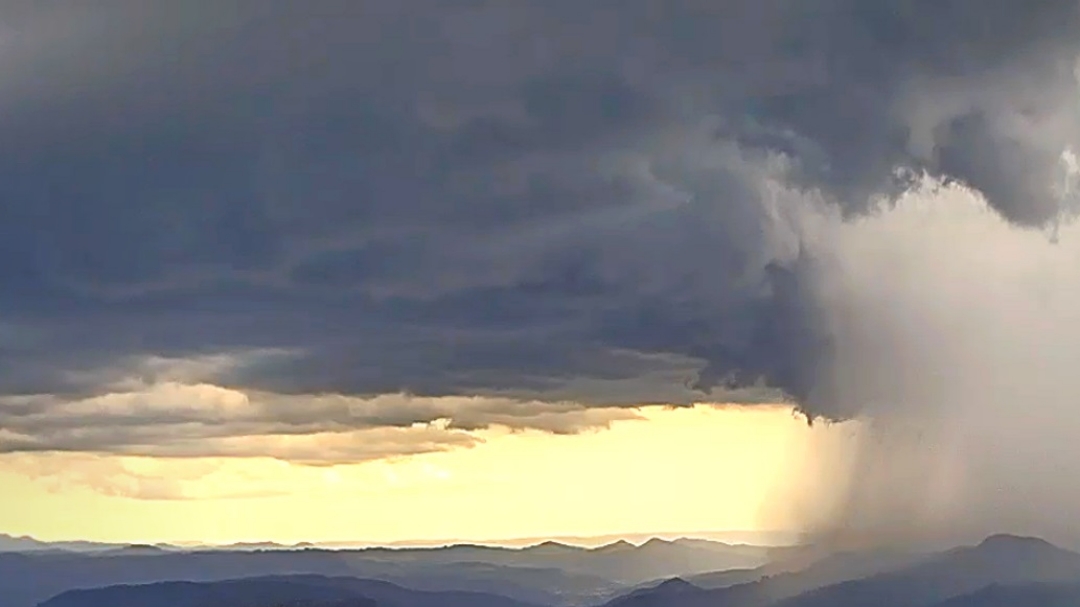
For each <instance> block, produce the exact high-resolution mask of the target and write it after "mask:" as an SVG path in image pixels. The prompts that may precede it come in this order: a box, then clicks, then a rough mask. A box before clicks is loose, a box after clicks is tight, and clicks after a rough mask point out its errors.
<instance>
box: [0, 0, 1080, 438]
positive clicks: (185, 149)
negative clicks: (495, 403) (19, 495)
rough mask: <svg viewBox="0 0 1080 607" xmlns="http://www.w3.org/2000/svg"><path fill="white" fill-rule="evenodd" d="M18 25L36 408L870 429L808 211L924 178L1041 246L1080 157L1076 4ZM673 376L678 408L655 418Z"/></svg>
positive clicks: (9, 114) (11, 253)
mask: <svg viewBox="0 0 1080 607" xmlns="http://www.w3.org/2000/svg"><path fill="white" fill-rule="evenodd" d="M0 23H4V24H5V25H6V32H7V33H5V34H4V40H3V42H0V44H3V45H4V47H5V50H4V51H3V52H2V53H0V56H2V57H3V58H2V59H0V78H2V79H3V80H4V82H5V87H4V91H3V92H0V199H2V200H3V201H4V203H3V204H2V205H0V287H2V288H0V315H2V318H3V322H4V323H5V325H4V326H10V327H13V328H14V329H15V330H14V331H12V332H0V336H2V338H3V341H2V342H0V389H2V390H3V391H4V392H6V393H7V394H9V395H35V394H37V395H43V394H63V395H65V397H66V398H68V399H79V398H84V397H87V396H92V395H94V394H100V393H104V392H107V391H109V390H110V389H111V388H110V386H111V385H112V384H113V383H115V381H116V374H117V373H118V371H116V370H117V369H121V370H122V369H125V368H126V365H128V364H129V362H130V360H132V359H133V358H134V359H138V358H139V357H143V356H162V357H169V358H191V359H197V358H199V357H205V356H213V355H217V356H238V355H239V354H238V353H244V352H251V351H266V352H276V353H278V354H277V355H274V356H266V357H262V358H255V359H250V360H245V361H243V363H242V364H237V365H234V366H230V367H226V368H215V369H213V370H203V371H200V372H197V373H194V374H193V375H191V376H189V377H187V379H188V380H191V381H208V382H214V383H217V384H220V385H223V386H227V387H231V388H237V389H241V390H244V391H247V392H249V393H252V394H255V393H266V392H273V393H279V394H285V395H303V394H322V393H341V394H347V395H356V396H372V395H378V394H384V393H397V392H409V393H413V394H417V395H420V396H447V395H490V396H497V397H505V398H508V399H510V400H522V399H524V400H538V401H553V400H567V399H572V400H577V401H580V402H583V403H588V404H594V405H603V406H608V405H617V404H621V405H632V404H638V403H640V402H642V400H650V399H652V398H654V397H655V398H658V399H659V398H663V399H665V400H669V401H670V402H683V403H685V402H693V401H696V400H717V399H723V398H724V397H725V395H728V396H732V397H733V398H741V397H746V398H749V400H751V401H755V400H758V397H757V396H754V395H749V396H748V395H746V394H744V393H741V392H738V389H740V388H745V387H747V386H754V385H756V382H759V380H764V382H765V383H767V384H768V385H769V386H771V387H772V388H775V389H778V390H782V391H784V392H786V393H787V394H788V395H790V396H791V397H793V398H795V399H798V400H799V401H800V402H801V403H802V404H803V406H804V407H806V408H807V409H809V410H811V412H812V413H814V414H824V415H827V416H842V415H850V414H851V413H852V411H851V409H849V408H846V405H845V406H844V407H841V406H839V405H834V404H833V403H831V402H830V401H828V399H826V398H816V395H818V394H820V393H821V392H822V390H821V386H820V384H821V381H822V380H821V377H822V373H823V371H822V369H825V368H827V367H828V365H829V361H830V360H831V356H832V354H831V352H832V348H833V344H832V341H833V337H834V336H832V335H830V334H829V332H828V328H827V325H826V323H823V322H822V313H821V310H820V309H819V307H820V305H821V304H820V302H819V301H817V300H816V299H815V296H814V294H815V289H816V287H817V284H818V281H817V275H816V273H817V272H820V271H823V270H820V269H818V262H817V261H816V258H815V252H814V251H809V250H807V249H806V248H805V247H804V246H803V243H802V240H803V238H802V234H801V230H802V227H801V221H802V220H801V219H800V217H799V216H798V212H797V211H792V210H791V209H792V208H795V209H800V208H805V209H813V212H815V213H817V212H825V211H821V208H823V207H824V208H836V209H840V211H841V212H842V213H843V214H844V215H845V216H854V215H858V214H860V213H861V212H863V211H865V210H867V209H868V208H870V205H869V199H870V198H872V197H873V195H875V194H881V193H884V194H890V193H893V192H895V191H896V190H895V188H896V187H897V185H898V184H897V182H896V169H898V168H909V169H912V170H914V171H916V172H920V171H927V172H929V173H930V174H940V175H943V176H946V177H949V178H953V179H957V180H962V181H964V182H967V183H969V184H970V185H971V186H972V187H974V188H976V189H978V190H980V191H981V192H983V193H984V194H985V195H986V196H987V197H988V199H989V201H990V203H991V204H992V205H993V207H994V208H996V209H997V210H999V211H1000V212H1001V213H1002V214H1003V215H1004V216H1005V217H1008V218H1009V219H1010V220H1013V221H1015V222H1017V223H1019V224H1022V225H1024V226H1042V225H1046V224H1048V223H1051V222H1052V221H1053V220H1054V219H1055V218H1056V216H1057V215H1058V213H1059V210H1060V205H1059V202H1058V201H1057V200H1055V199H1053V198H1052V197H1051V195H1050V191H1049V190H1048V189H1047V187H1048V186H1046V185H1045V183H1044V181H1043V178H1044V176H1047V175H1050V174H1051V173H1052V171H1053V169H1054V168H1055V167H1056V163H1057V160H1058V156H1059V155H1060V152H1061V150H1062V149H1063V148H1064V147H1065V146H1067V145H1068V144H1074V143H1077V142H1078V134H1080V129H1078V128H1077V118H1078V114H1080V111H1078V108H1077V107H1076V106H1075V103H1074V101H1075V93H1076V86H1075V85H1076V83H1075V77H1074V69H1075V60H1076V56H1077V54H1078V52H1080V39H1078V37H1077V36H1076V34H1075V32H1076V31H1080V29H1078V27H1077V26H1078V25H1080V19H1078V15H1077V7H1076V3H1075V2H1072V1H1066V0H1039V1H1034V2H1027V3H1023V4H1020V3H999V4H995V5H994V6H993V7H989V6H988V5H986V4H985V3H984V2H981V1H979V2H976V1H975V0H938V1H934V2H930V1H928V0H927V1H922V0H888V1H883V2H875V3H867V2H864V1H862V0H816V1H812V2H799V3H795V2H787V1H782V0H772V1H765V2H762V1H760V0H753V1H751V0H746V1H737V2H722V3H721V2H698V1H694V0H677V1H673V2H667V3H664V4H663V6H660V5H659V4H657V3H655V2H652V1H646V0H629V1H622V2H594V3H581V2H568V1H567V2H564V1H558V0H544V1H539V0H538V1H535V2H533V1H524V0H523V1H521V2H513V3H504V2H482V1H471V2H466V1H461V2H451V1H447V2H432V3H429V2H401V1H397V2H390V1H388V0H387V1H382V0H364V1H360V2H355V1H354V2H344V1H342V2H337V1H331V2H322V3H319V5H318V6H317V7H315V6H314V5H312V6H308V5H301V4H296V3H286V2H276V1H269V2H239V3H230V4H229V5H228V6H227V7H226V6H225V5H221V4H220V3H213V2H188V3H185V4H184V5H183V6H179V5H176V4H175V3H166V2H147V1H143V2H122V1H117V2H106V3H102V4H98V5H94V6H93V7H88V6H86V5H83V4H79V3H74V2H71V3H63V2H61V3H54V4H51V5H49V7H48V8H39V9H34V8H30V9H26V8H23V9H18V10H17V11H16V10H15V9H3V10H0ZM1021 85H1022V86H1021ZM1048 124H1049V125H1052V128H1048V127H1047V125H1048ZM904 185H905V182H901V183H899V186H901V187H902V186H904ZM778 192H779V193H778ZM777 196H780V197H786V199H792V200H794V199H798V200H795V202H792V200H788V201H787V202H786V203H784V204H779V203H777V202H776V201H775V200H774V199H775V198H776V197H777ZM804 199H805V200H804ZM791 213H795V215H796V216H794V217H792V216H790V214H791ZM643 378H663V381H664V382H665V383H664V385H663V386H659V387H654V388H651V389H650V390H651V391H650V392H646V393H643V396H635V395H634V394H633V393H632V392H631V391H628V390H627V389H626V386H630V385H642V384H643V383H644V382H643ZM725 390H735V391H734V392H731V391H725ZM435 413H436V412H431V413H430V415H435ZM400 415H401V416H402V417H404V418H412V417H424V416H425V415H411V414H409V413H408V412H407V411H406V412H402V413H401V414H400ZM430 415H427V416H429V417H430ZM580 415H586V414H585V413H581V414H580ZM497 419H499V418H498V416H494V415H492V416H488V417H485V418H483V419H479V420H476V421H473V422H463V423H467V424H473V425H482V424H484V423H491V422H492V420H497ZM114 422H115V420H113V421H110V422H109V423H114ZM390 423H392V420H391V422H390ZM536 424H537V425H538V426H540V427H550V428H552V429H560V428H559V425H558V424H552V423H550V422H548V421H544V420H539V421H537V422H536ZM4 428H7V426H6V425H5V426H4ZM151 438H153V439H154V440H157V439H158V438H159V437H158V436H153V437H151ZM87 441H88V442H87V445H88V446H92V444H94V443H96V442H98V439H96V438H95V439H93V440H91V439H87ZM147 441H150V438H147ZM104 442H106V443H109V442H110V441H108V440H105V441H104ZM112 442H115V441H112ZM27 448H29V446H28V447H27Z"/></svg>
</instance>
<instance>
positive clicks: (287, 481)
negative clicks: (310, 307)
mask: <svg viewBox="0 0 1080 607" xmlns="http://www.w3.org/2000/svg"><path fill="white" fill-rule="evenodd" d="M642 415H643V417H644V419H643V420H639V421H620V422H615V423H614V424H613V425H612V427H611V429H609V430H603V431H597V432H590V433H585V434H578V435H551V434H545V433H540V432H518V433H511V432H508V431H500V430H490V431H484V432H481V433H480V435H481V436H482V437H483V438H484V440H485V442H484V443H483V444H481V445H480V446H477V447H475V448H472V449H458V450H452V451H448V452H442V453H430V454H425V455H419V456H413V457H409V458H401V459H398V460H383V461H375V462H367V463H362V464H350V465H338V466H333V467H308V466H300V465H294V464H288V463H285V462H282V461H278V460H272V459H212V460H211V459H188V460H155V459H150V458H121V457H117V456H109V457H105V456H90V455H80V454H68V455H51V456H49V455H29V454H26V455H7V456H3V457H0V486H2V487H3V488H4V490H3V495H4V497H3V498H2V499H0V525H2V528H0V532H5V533H11V534H29V535H33V536H36V537H39V538H41V539H47V540H58V539H74V538H80V539H90V540H98V541H120V542H156V541H202V542H211V543H219V542H220V543H226V542H235V541H278V542H298V541H368V542H389V541H401V540H417V539H464V540H470V539H471V540H484V539H508V538H520V537H538V536H575V535H576V536H586V535H606V534H618V533H650V532H695V531H714V530H715V531H721V530H740V531H754V530H778V529H785V528H790V527H791V525H793V524H795V521H794V520H793V519H792V517H791V516H790V513H788V512H784V511H783V510H782V509H776V508H772V507H770V506H769V504H770V503H772V502H773V501H775V500H777V499H781V494H783V493H786V492H789V490H790V489H791V488H793V487H795V488H797V486H798V482H799V480H798V479H802V478H805V477H806V475H807V471H808V470H809V469H810V468H812V467H815V466H820V465H822V464H821V461H824V460H823V459H822V458H825V457H828V453H831V452H839V451H837V447H838V446H839V447H840V451H842V446H843V445H844V444H845V440H846V439H845V435H844V434H843V433H842V432H839V431H837V430H836V429H835V428H828V427H824V428H823V427H815V428H809V427H807V425H806V423H805V421H803V420H801V419H799V418H797V417H795V416H794V415H793V414H792V412H791V410H790V408H787V407H782V406H754V407H706V406H699V407H694V408H680V409H666V408H658V407H652V408H646V409H642ZM815 454H817V455H815ZM818 460H820V461H818ZM132 495H142V496H150V497H153V496H155V495H161V496H170V497H178V496H180V497H183V498H184V499H135V498H132V497H130V496H132Z"/></svg>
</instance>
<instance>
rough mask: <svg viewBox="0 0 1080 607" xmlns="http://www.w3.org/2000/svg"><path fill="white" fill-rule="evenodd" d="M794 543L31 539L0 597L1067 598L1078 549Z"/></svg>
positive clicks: (235, 604) (619, 604)
mask: <svg viewBox="0 0 1080 607" xmlns="http://www.w3.org/2000/svg"><path fill="white" fill-rule="evenodd" d="M807 554H808V553H807V552H806V551H804V550H801V549H798V548H791V549H783V550H768V549H764V548H760V547H753V546H731V545H727V544H722V543H716V542H707V541H700V540H697V541H691V540H682V541H662V540H657V541H654V542H646V543H645V544H642V545H640V546H636V545H634V544H630V543H627V542H615V543H612V544H608V545H605V546H601V547H597V548H581V547H577V546H570V545H566V544H561V543H557V542H546V543H541V544H538V545H534V546H531V547H527V548H521V549H512V548H493V547H487V546H470V545H459V546H449V547H443V548H430V549H413V548H396V549H386V548H379V549H367V550H342V551H331V550H324V549H312V548H308V549H296V550H258V549H256V550H238V551H223V550H202V551H193V552H177V551H175V550H174V549H164V548H158V547H146V548H144V549H142V550H140V551H138V552H132V548H131V547H126V549H125V547H121V548H119V549H117V548H113V549H105V550H96V551H93V552H85V551H84V552H79V551H62V550H56V549H51V550H41V549H40V547H36V548H34V549H31V550H29V551H26V552H20V553H8V554H0V596H3V599H4V600H3V601H2V604H3V605H4V607H436V606H439V607H458V606H460V607H465V606H469V607H706V606H709V607H866V606H873V607H1059V606H1061V607H1064V606H1066V605H1067V606H1070V607H1076V606H1078V605H1080V554H1078V553H1075V552H1071V551H1069V550H1065V549H1063V548H1060V547H1058V546H1055V545H1053V544H1051V543H1049V542H1046V541H1044V540H1042V539H1038V538H1031V537H1020V536H1013V535H995V536H991V537H989V538H987V539H985V540H984V541H982V542H980V543H978V544H973V545H969V546H960V547H956V548H953V549H950V550H946V551H936V552H926V553H920V552H906V551H895V550H894V551H886V550H876V551H860V552H837V553H831V554H823V555H819V556H817V557H815V558H807ZM704 567H713V569H711V570H708V571H703V570H702V569H703V568H704ZM657 572H661V573H660V575H654V574H656V573H657ZM650 576H652V577H650Z"/></svg>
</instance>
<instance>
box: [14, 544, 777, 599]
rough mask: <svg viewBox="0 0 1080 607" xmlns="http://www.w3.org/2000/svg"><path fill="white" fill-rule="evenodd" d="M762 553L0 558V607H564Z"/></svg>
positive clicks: (152, 550) (163, 552)
mask: <svg viewBox="0 0 1080 607" xmlns="http://www.w3.org/2000/svg"><path fill="white" fill-rule="evenodd" d="M766 553H767V551H766V549H763V548H759V547H753V546H731V545H727V544H722V543H719V542H708V541H694V540H677V541H662V540H656V541H651V542H646V543H645V544H643V545H641V546H634V545H632V544H628V543H627V544H625V545H623V544H613V545H608V546H604V547H600V548H593V549H588V548H581V547H577V546H571V545H567V544H560V543H557V542H545V543H542V544H539V545H535V546H531V547H526V548H504V547H491V546H475V545H456V546H448V547H441V548H370V549H361V550H325V549H314V548H309V549H275V550H259V549H254V550H253V549H250V547H245V549H242V550H223V549H214V550H201V551H193V552H184V551H178V550H177V549H174V548H170V549H165V548H161V547H157V546H120V547H111V548H109V549H103V550H98V551H96V552H93V553H74V552H65V551H55V550H53V551H30V552H26V553H0V589H3V590H4V592H5V601H4V602H3V603H2V607H33V606H34V605H36V604H37V603H39V602H41V601H43V600H45V599H47V598H49V597H51V596H55V595H57V594H59V593H61V592H64V591H66V590H70V589H73V588H96V587H102V586H110V585H116V584H145V583H151V582H158V581H167V580H188V581H193V582H199V581H215V580H227V579H237V578H247V577H256V576H267V575H290V574H317V575H326V576H349V577H358V578H365V579H377V580H383V581H388V582H393V583H396V584H399V585H402V586H405V587H408V588H414V589H417V590H428V591H473V592H486V593H495V594H499V595H504V596H508V597H511V598H514V599H517V600H520V601H525V602H531V603H536V604H544V605H553V606H562V605H582V604H596V603H599V602H602V601H604V600H606V599H607V598H610V597H611V596H614V595H615V594H616V593H618V592H619V591H620V590H622V589H625V588H627V587H630V586H632V585H634V584H638V583H641V582H644V581H647V580H651V579H656V578H666V577H672V576H680V575H687V574H693V573H698V572H703V571H713V570H719V569H729V568H732V567H744V568H745V567H747V566H754V565H757V564H759V563H760V562H762V561H763V560H764V558H765V557H766Z"/></svg>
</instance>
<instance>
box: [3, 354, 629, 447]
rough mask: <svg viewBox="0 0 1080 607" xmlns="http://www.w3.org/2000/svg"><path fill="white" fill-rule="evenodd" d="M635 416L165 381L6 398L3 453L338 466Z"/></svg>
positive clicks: (472, 400) (557, 405)
mask: <svg viewBox="0 0 1080 607" xmlns="http://www.w3.org/2000/svg"><path fill="white" fill-rule="evenodd" d="M196 366H197V365H196ZM633 419H639V415H638V414H637V413H636V412H635V411H633V410H630V409H624V408H595V407H586V406H584V405H581V404H578V403H570V402H543V401H520V400H513V399H507V398H501V399H495V398H479V397H469V398H441V399H432V398H418V397H411V396H406V395H400V394H387V395H382V396H379V397H376V398H373V399H359V398H351V397H346V396H341V395H321V396H302V397H296V396H282V395H278V394H267V393H250V394H245V393H243V392H239V391H233V390H227V389H224V388H220V387H216V386H210V385H205V384H203V385H198V384H182V383H168V382H166V383H155V384H152V385H144V386H138V385H134V384H129V385H128V391H123V392H115V393H112V394H107V395H101V396H95V397H88V398H84V399H77V400H72V399H63V398H57V397H36V398H28V397H23V398H11V397H9V398H7V399H4V400H3V401H0V429H2V431H0V452H9V453H10V452H23V451H33V452H53V451H56V452H94V453H103V454H104V453H119V454H126V455H144V456H165V457H213V456H229V457H253V456H257V455H262V456H268V457H277V458H280V459H286V460H292V461H302V462H305V463H312V462H320V463H338V462H347V461H359V460H368V459H378V458H383V457H392V456H400V455H409V454H416V453H426V452H429V451H440V450H444V449H449V448H453V447H461V446H464V447H469V446H473V445H475V444H477V443H479V442H482V441H483V438H482V436H481V435H479V434H476V433H475V431H476V430H483V429H486V428H490V427H492V426H499V427H505V428H508V429H511V430H523V429H538V430H544V431H549V432H554V433H566V434H569V433H577V432H581V431H584V430H590V429H598V428H603V427H607V426H609V425H610V424H611V423H612V422H614V421H619V420H633ZM432 422H434V423H432Z"/></svg>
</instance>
